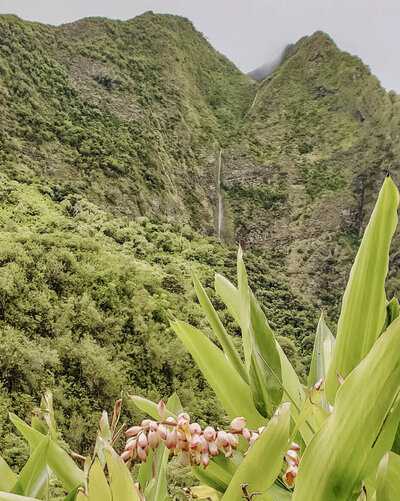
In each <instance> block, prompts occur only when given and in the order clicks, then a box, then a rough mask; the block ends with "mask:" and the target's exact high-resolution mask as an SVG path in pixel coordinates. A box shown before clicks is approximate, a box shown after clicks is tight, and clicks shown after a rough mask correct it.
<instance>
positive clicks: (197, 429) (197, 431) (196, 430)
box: [190, 423, 201, 435]
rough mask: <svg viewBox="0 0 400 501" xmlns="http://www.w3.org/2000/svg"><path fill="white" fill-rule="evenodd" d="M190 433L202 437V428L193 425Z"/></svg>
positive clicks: (196, 424) (195, 424) (197, 424)
mask: <svg viewBox="0 0 400 501" xmlns="http://www.w3.org/2000/svg"><path fill="white" fill-rule="evenodd" d="M190 433H191V434H192V435H200V433H201V427H200V425H199V423H192V424H191V425H190Z"/></svg>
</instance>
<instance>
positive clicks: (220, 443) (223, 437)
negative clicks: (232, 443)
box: [215, 430, 229, 450]
mask: <svg viewBox="0 0 400 501" xmlns="http://www.w3.org/2000/svg"><path fill="white" fill-rule="evenodd" d="M215 443H216V444H217V447H218V449H219V450H222V449H223V448H224V447H227V446H228V445H229V438H228V434H227V433H226V431H223V430H221V431H219V432H218V433H217V438H216V440H215Z"/></svg>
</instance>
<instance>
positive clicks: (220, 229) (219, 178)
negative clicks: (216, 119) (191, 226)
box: [217, 148, 223, 242]
mask: <svg viewBox="0 0 400 501" xmlns="http://www.w3.org/2000/svg"><path fill="white" fill-rule="evenodd" d="M221 166H222V148H221V150H220V152H219V159H218V174H217V197H218V206H217V214H218V221H217V223H218V226H217V236H218V238H219V239H220V240H221V242H222V241H223V239H222V220H223V213H222V194H221Z"/></svg>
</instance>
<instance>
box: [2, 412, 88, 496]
mask: <svg viewBox="0 0 400 501" xmlns="http://www.w3.org/2000/svg"><path fill="white" fill-rule="evenodd" d="M10 419H11V421H12V422H13V424H14V425H15V427H16V428H17V429H18V431H19V432H20V433H21V434H22V435H23V437H24V438H25V440H26V441H27V442H28V443H29V445H30V446H31V448H32V449H36V447H37V446H38V445H39V443H40V442H41V440H42V439H43V435H42V434H41V433H40V432H39V431H37V430H34V429H33V428H31V427H30V426H29V425H28V424H26V423H25V421H22V419H20V418H19V417H18V416H16V415H15V414H10ZM47 463H48V465H49V467H50V468H51V470H52V471H53V472H54V473H55V474H56V475H57V477H58V478H59V480H60V481H61V483H62V484H63V486H64V487H65V489H66V490H68V491H70V490H72V489H74V488H75V487H76V486H77V485H81V484H83V482H84V478H83V471H82V470H80V469H79V468H78V466H77V465H76V464H75V463H74V461H73V460H72V459H71V457H70V456H69V455H68V454H67V453H66V452H65V451H64V450H63V449H61V447H59V446H58V445H57V444H55V443H54V442H53V441H52V440H51V441H50V445H49V450H48V452H47Z"/></svg>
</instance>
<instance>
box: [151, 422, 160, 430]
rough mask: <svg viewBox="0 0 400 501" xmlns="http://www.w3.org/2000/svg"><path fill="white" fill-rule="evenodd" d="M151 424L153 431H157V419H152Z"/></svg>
mask: <svg viewBox="0 0 400 501" xmlns="http://www.w3.org/2000/svg"><path fill="white" fill-rule="evenodd" d="M149 426H150V430H151V431H157V428H158V424H157V423H156V421H150V423H149Z"/></svg>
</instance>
